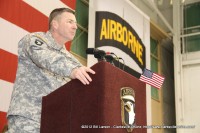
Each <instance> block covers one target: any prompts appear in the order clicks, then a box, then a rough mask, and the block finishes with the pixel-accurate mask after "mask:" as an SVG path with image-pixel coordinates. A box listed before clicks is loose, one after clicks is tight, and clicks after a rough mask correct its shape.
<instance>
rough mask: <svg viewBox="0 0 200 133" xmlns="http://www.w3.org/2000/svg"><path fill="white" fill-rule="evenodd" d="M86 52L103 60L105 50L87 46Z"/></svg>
mask: <svg viewBox="0 0 200 133" xmlns="http://www.w3.org/2000/svg"><path fill="white" fill-rule="evenodd" d="M86 54H92V55H94V57H95V58H97V59H100V60H105V58H104V56H105V55H106V52H105V51H103V50H99V49H96V48H87V49H86Z"/></svg>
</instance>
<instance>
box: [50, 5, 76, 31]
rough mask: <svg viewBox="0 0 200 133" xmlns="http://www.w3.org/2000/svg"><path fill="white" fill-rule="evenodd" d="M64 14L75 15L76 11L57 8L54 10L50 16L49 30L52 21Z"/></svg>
mask: <svg viewBox="0 0 200 133" xmlns="http://www.w3.org/2000/svg"><path fill="white" fill-rule="evenodd" d="M63 12H69V13H72V14H75V11H73V10H71V9H69V8H56V9H54V10H53V11H52V12H51V13H50V15H49V30H50V29H51V22H52V20H53V19H54V18H55V17H57V16H59V15H61V14H62V13H63Z"/></svg>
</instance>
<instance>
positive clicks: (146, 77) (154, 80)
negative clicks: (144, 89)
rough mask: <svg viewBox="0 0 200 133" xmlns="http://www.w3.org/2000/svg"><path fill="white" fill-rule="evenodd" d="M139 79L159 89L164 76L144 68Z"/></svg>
mask: <svg viewBox="0 0 200 133" xmlns="http://www.w3.org/2000/svg"><path fill="white" fill-rule="evenodd" d="M139 80H141V81H143V82H145V83H147V84H149V85H151V86H153V87H155V88H158V89H160V87H161V86H162V84H163V82H164V80H165V78H164V77H163V76H161V75H158V74H156V73H154V72H152V71H150V70H148V69H144V71H143V73H142V74H141V76H140V78H139Z"/></svg>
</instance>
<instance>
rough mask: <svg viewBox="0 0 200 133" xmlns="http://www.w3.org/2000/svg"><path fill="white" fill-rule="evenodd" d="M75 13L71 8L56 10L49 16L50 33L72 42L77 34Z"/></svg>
mask: <svg viewBox="0 0 200 133" xmlns="http://www.w3.org/2000/svg"><path fill="white" fill-rule="evenodd" d="M76 29H77V22H76V18H75V12H74V11H73V10H71V9H69V8H56V9H54V10H53V11H52V12H51V13H50V16H49V31H50V32H53V33H56V34H57V35H58V36H60V37H63V38H65V39H66V40H65V41H71V40H72V39H73V38H74V36H75V33H76Z"/></svg>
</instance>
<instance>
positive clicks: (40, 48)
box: [7, 31, 82, 123]
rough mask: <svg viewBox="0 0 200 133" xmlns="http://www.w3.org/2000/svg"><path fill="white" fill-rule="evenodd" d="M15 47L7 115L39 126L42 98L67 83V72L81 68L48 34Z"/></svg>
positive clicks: (31, 37)
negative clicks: (12, 87) (15, 61)
mask: <svg viewBox="0 0 200 133" xmlns="http://www.w3.org/2000/svg"><path fill="white" fill-rule="evenodd" d="M18 47H19V48H18V69H17V75H16V80H15V83H14V89H13V93H12V97H11V103H10V107H9V110H8V113H7V116H8V119H11V117H12V116H13V115H17V116H22V117H24V118H27V119H31V120H33V121H35V122H38V123H40V119H41V104H42V97H43V96H46V95H48V94H49V93H51V92H53V91H54V90H56V89H57V88H59V87H61V86H62V85H64V84H66V83H67V82H69V81H70V80H71V79H70V78H69V75H70V74H71V71H72V70H73V69H74V68H77V67H81V66H82V65H81V63H80V62H79V61H78V60H77V59H75V57H73V56H72V55H71V54H70V53H69V52H68V51H67V50H66V48H65V47H64V46H61V45H59V44H57V43H56V42H55V40H54V39H53V37H52V35H51V33H50V32H49V31H48V32H46V33H44V32H36V33H31V34H28V35H26V36H25V37H23V38H22V39H21V40H20V42H19V46H18Z"/></svg>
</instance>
